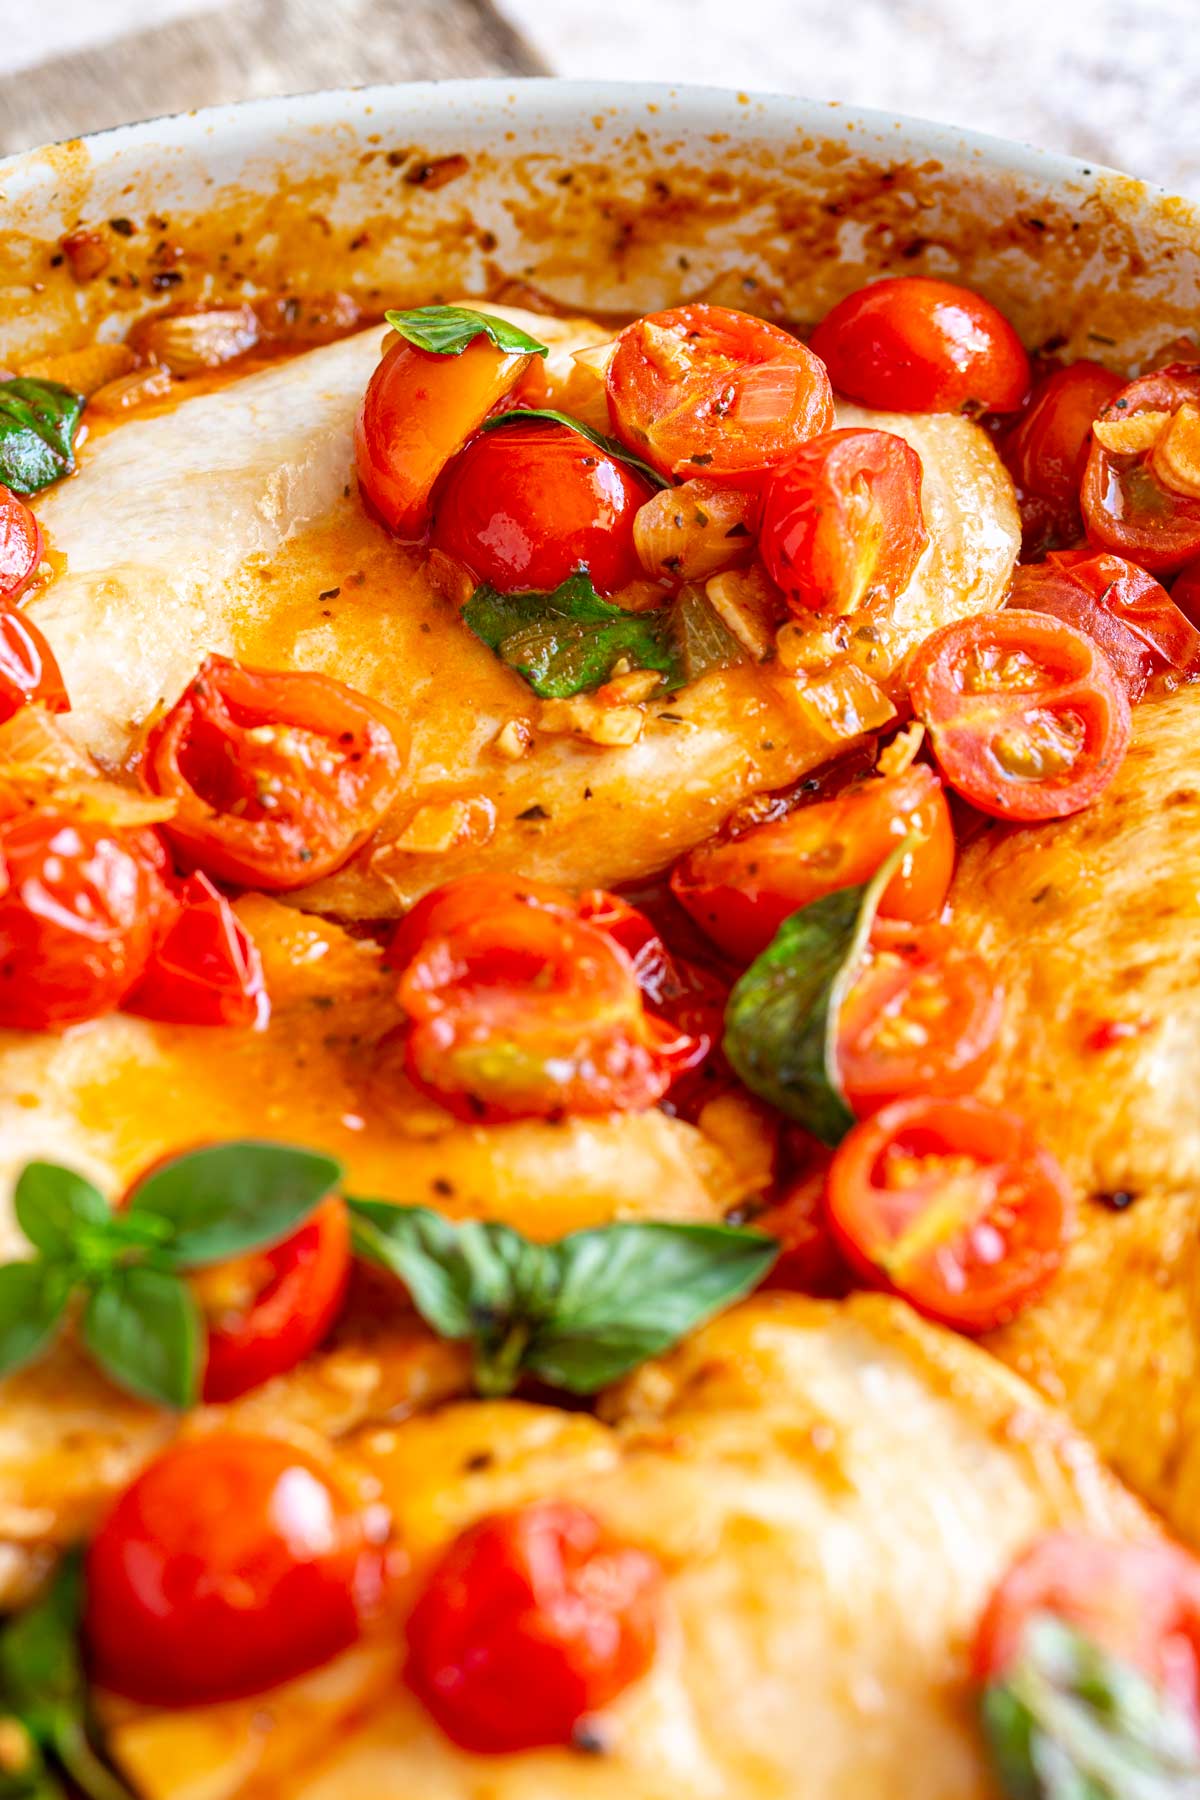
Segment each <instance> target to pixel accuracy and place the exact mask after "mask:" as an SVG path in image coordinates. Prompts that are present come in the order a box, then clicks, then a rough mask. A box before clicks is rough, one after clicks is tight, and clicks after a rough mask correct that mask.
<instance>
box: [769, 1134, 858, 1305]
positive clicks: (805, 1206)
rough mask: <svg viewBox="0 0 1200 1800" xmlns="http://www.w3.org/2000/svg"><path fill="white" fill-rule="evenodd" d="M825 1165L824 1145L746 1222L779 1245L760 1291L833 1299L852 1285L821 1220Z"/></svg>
mask: <svg viewBox="0 0 1200 1800" xmlns="http://www.w3.org/2000/svg"><path fill="white" fill-rule="evenodd" d="M829 1162H830V1153H829V1152H828V1150H826V1148H825V1146H824V1145H823V1144H822V1145H815V1148H814V1151H813V1154H812V1157H811V1160H810V1162H809V1164H808V1166H806V1167H805V1168H804V1170H803V1171H802V1172H801V1173H800V1174H798V1175H797V1176H796V1177H795V1178H794V1179H793V1180H792V1181H791V1182H789V1184H788V1186H787V1187H786V1188H785V1190H784V1192H783V1194H782V1195H781V1197H780V1198H779V1199H778V1200H777V1201H776V1202H775V1204H774V1205H773V1206H769V1207H768V1208H767V1210H766V1211H765V1212H761V1213H758V1214H757V1215H756V1217H755V1218H754V1219H753V1220H752V1224H753V1226H754V1229H755V1231H765V1232H768V1233H769V1234H770V1235H771V1237H774V1238H778V1239H779V1242H780V1244H781V1245H782V1248H781V1250H780V1252H779V1257H778V1259H777V1261H776V1262H775V1264H774V1266H773V1267H772V1269H771V1271H770V1273H769V1274H768V1276H767V1277H766V1280H765V1281H764V1282H763V1284H762V1285H763V1287H764V1288H770V1289H775V1288H778V1289H782V1290H783V1291H784V1292H786V1293H792V1294H814V1295H816V1296H818V1297H820V1298H822V1299H831V1300H834V1299H840V1298H841V1296H842V1295H843V1294H847V1293H849V1291H850V1289H851V1288H852V1286H853V1285H854V1283H853V1277H852V1275H851V1273H850V1271H849V1269H848V1268H847V1267H846V1262H845V1259H844V1258H843V1256H842V1254H841V1251H840V1250H839V1249H838V1247H837V1244H836V1243H835V1242H834V1237H833V1233H832V1232H831V1231H830V1229H829V1221H828V1219H827V1218H826V1216H825V1182H826V1179H827V1177H828V1173H829Z"/></svg>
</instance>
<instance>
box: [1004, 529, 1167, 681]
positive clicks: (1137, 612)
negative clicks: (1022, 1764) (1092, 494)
mask: <svg viewBox="0 0 1200 1800" xmlns="http://www.w3.org/2000/svg"><path fill="white" fill-rule="evenodd" d="M1009 604H1010V605H1012V606H1014V607H1023V608H1025V609H1026V610H1032V611H1034V612H1044V613H1050V614H1052V615H1053V617H1054V618H1056V619H1062V620H1064V621H1065V622H1066V624H1068V625H1073V626H1074V627H1075V629H1076V630H1077V631H1082V632H1085V633H1086V634H1087V636H1088V637H1090V638H1094V639H1095V641H1096V643H1098V644H1099V646H1100V648H1101V649H1102V650H1103V651H1104V654H1105V655H1106V656H1107V657H1108V660H1109V662H1110V663H1111V664H1112V666H1113V668H1114V669H1115V670H1116V672H1117V674H1118V675H1119V676H1120V678H1121V680H1122V682H1123V683H1124V685H1125V691H1126V693H1127V694H1128V695H1129V698H1130V701H1131V702H1133V703H1136V702H1137V701H1138V700H1140V699H1141V696H1142V694H1143V693H1144V691H1145V687H1146V683H1147V681H1148V680H1149V679H1150V677H1151V675H1152V674H1154V672H1155V671H1156V670H1161V669H1173V670H1175V671H1176V673H1178V674H1180V675H1194V674H1196V673H1197V672H1200V631H1197V630H1196V628H1195V626H1194V625H1192V624H1190V623H1189V621H1188V620H1187V619H1186V618H1185V617H1184V615H1183V613H1182V612H1181V611H1180V609H1179V607H1178V606H1176V604H1175V602H1174V600H1173V599H1172V597H1171V595H1170V594H1168V592H1167V590H1166V588H1164V587H1163V586H1162V584H1161V582H1158V581H1156V580H1155V579H1154V577H1153V575H1148V574H1147V573H1146V571H1145V569H1141V568H1139V567H1138V565H1137V564H1136V563H1131V562H1126V560H1125V558H1124V557H1121V556H1114V555H1113V554H1112V552H1111V551H1108V550H1052V551H1051V552H1050V555H1049V556H1048V557H1047V558H1046V560H1045V562H1040V563H1025V564H1023V565H1022V566H1021V567H1020V568H1018V569H1017V570H1016V571H1015V572H1014V574H1013V583H1012V589H1011V591H1010V593H1009Z"/></svg>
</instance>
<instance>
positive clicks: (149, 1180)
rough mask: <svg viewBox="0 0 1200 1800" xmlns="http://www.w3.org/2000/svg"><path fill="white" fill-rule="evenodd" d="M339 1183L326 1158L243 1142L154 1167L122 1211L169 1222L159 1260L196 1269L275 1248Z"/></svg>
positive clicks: (335, 1166)
mask: <svg viewBox="0 0 1200 1800" xmlns="http://www.w3.org/2000/svg"><path fill="white" fill-rule="evenodd" d="M341 1177H342V1165H341V1164H340V1163H339V1162H336V1161H335V1160H334V1158H333V1157H331V1156H322V1155H321V1154H319V1153H318V1152H317V1151H315V1150H303V1149H299V1148H297V1147H296V1146H295V1145H291V1144H273V1143H265V1142H259V1141H257V1140H255V1139H252V1138H243V1139H240V1140H236V1141H234V1142H232V1143H228V1144H213V1145H211V1146H209V1147H208V1148H206V1149H203V1150H192V1151H189V1152H188V1153H187V1154H186V1155H184V1156H177V1157H174V1158H173V1159H172V1160H171V1161H170V1162H167V1163H162V1164H160V1166H159V1167H158V1168H156V1169H153V1170H152V1171H151V1172H150V1174H149V1175H147V1176H146V1177H145V1179H144V1180H143V1181H140V1182H138V1184H137V1186H136V1187H135V1188H134V1190H133V1195H132V1198H131V1200H130V1207H129V1211H130V1214H131V1216H132V1215H136V1214H137V1213H139V1212H147V1213H156V1214H157V1215H158V1216H159V1217H160V1218H162V1219H166V1220H168V1221H169V1222H170V1224H171V1225H172V1226H173V1228H174V1229H173V1233H172V1236H171V1239H170V1241H169V1243H168V1244H167V1245H166V1249H165V1253H166V1255H167V1256H168V1257H169V1260H170V1261H171V1263H172V1264H173V1265H174V1267H175V1268H178V1269H195V1268H200V1267H202V1266H203V1265H204V1264H206V1263H216V1262H225V1261H227V1260H228V1259H229V1258H230V1257H233V1256H243V1255H245V1254H246V1252H247V1251H250V1250H258V1249H261V1248H262V1246H263V1245H266V1244H278V1243H280V1242H282V1240H283V1239H284V1238H286V1237H289V1236H290V1235H291V1233H292V1232H293V1231H294V1230H295V1229H296V1228H297V1226H299V1225H301V1224H302V1223H303V1221H304V1220H305V1219H306V1218H307V1217H308V1215H309V1214H310V1213H311V1212H312V1211H313V1209H314V1207H316V1206H318V1205H319V1204H320V1202H321V1201H322V1200H323V1199H324V1198H325V1197H326V1195H327V1194H329V1193H331V1192H332V1190H333V1189H334V1188H335V1187H336V1186H337V1184H338V1182H339V1181H340V1180H341Z"/></svg>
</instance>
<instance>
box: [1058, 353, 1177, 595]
mask: <svg viewBox="0 0 1200 1800" xmlns="http://www.w3.org/2000/svg"><path fill="white" fill-rule="evenodd" d="M1114 434H1115V436H1116V438H1117V440H1118V442H1122V443H1126V444H1128V445H1129V446H1130V447H1129V448H1127V449H1115V448H1110V447H1109V446H1108V445H1106V444H1105V443H1103V442H1101V438H1102V437H1103V436H1106V435H1110V436H1111V435H1114ZM1143 439H1144V440H1145V441H1144V442H1143V441H1142V440H1143ZM1135 445H1136V446H1140V447H1133V446H1135ZM1080 498H1081V501H1082V505H1083V520H1084V524H1085V525H1086V527H1087V534H1088V537H1089V539H1090V540H1091V541H1092V543H1094V544H1099V545H1101V546H1102V547H1103V548H1104V549H1106V550H1115V551H1116V552H1117V554H1118V556H1127V557H1129V559H1130V560H1131V561H1132V562H1136V563H1141V565H1142V567H1143V568H1145V569H1149V570H1150V571H1151V573H1152V574H1155V575H1168V574H1171V573H1172V572H1173V571H1174V570H1176V569H1181V568H1182V567H1183V565H1184V563H1186V562H1190V561H1191V560H1192V558H1193V557H1194V556H1200V364H1197V363H1172V364H1170V365H1169V366H1168V367H1167V368H1165V369H1158V370H1156V371H1155V373H1154V374H1152V375H1140V376H1139V377H1138V379H1137V380H1136V381H1131V382H1130V383H1129V384H1128V386H1126V387H1123V388H1122V389H1121V391H1120V393H1119V394H1117V395H1116V397H1115V398H1114V399H1112V400H1110V401H1109V403H1108V405H1107V406H1106V407H1105V408H1104V410H1103V412H1101V413H1100V414H1099V416H1098V419H1097V422H1096V429H1095V430H1094V431H1093V434H1092V447H1091V450H1090V451H1089V453H1088V460H1087V467H1086V469H1085V471H1084V477H1083V487H1082V490H1081V495H1080Z"/></svg>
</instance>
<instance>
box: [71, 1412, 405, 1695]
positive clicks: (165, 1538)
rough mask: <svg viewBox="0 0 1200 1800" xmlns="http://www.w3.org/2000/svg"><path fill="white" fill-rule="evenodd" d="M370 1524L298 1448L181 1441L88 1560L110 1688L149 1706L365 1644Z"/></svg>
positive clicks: (373, 1568) (146, 1474)
mask: <svg viewBox="0 0 1200 1800" xmlns="http://www.w3.org/2000/svg"><path fill="white" fill-rule="evenodd" d="M377 1535H378V1533H377V1531H376V1530H375V1529H374V1522H373V1521H372V1520H370V1519H368V1518H367V1517H365V1516H364V1514H363V1513H362V1512H361V1511H360V1510H359V1509H358V1508H357V1507H356V1506H354V1505H352V1504H351V1502H350V1500H349V1498H348V1497H347V1496H346V1495H345V1494H343V1493H341V1492H339V1491H338V1490H337V1489H336V1488H335V1487H334V1486H333V1484H332V1482H331V1481H330V1480H329V1478H328V1477H327V1476H326V1474H325V1473H324V1472H323V1471H322V1470H321V1469H320V1468H319V1467H318V1466H317V1464H316V1463H314V1462H312V1461H311V1460H310V1459H309V1458H308V1457H307V1456H305V1455H304V1454H303V1453H302V1452H300V1451H299V1450H296V1449H295V1448H293V1446H292V1445H290V1444H287V1443H284V1442H283V1441H282V1440H280V1439H276V1438H269V1437H248V1436H239V1435H234V1434H233V1433H224V1432H222V1433H211V1434H208V1435H205V1436H203V1437H196V1438H192V1439H189V1440H184V1441H182V1442H179V1443H176V1444H173V1445H171V1447H170V1448H169V1449H167V1450H164V1451H163V1452H162V1454H161V1455H160V1456H159V1457H157V1458H156V1460H155V1461H154V1462H152V1463H151V1464H150V1466H149V1467H148V1468H147V1469H145V1470H143V1472H142V1474H141V1475H139V1476H138V1478H137V1480H136V1481H135V1482H134V1483H133V1485H132V1487H130V1488H128V1489H126V1491H125V1493H124V1494H122V1496H121V1498H120V1499H119V1500H118V1501H117V1503H116V1505H115V1506H114V1507H113V1509H112V1511H111V1512H110V1513H109V1515H108V1517H107V1518H106V1519H105V1521H104V1523H103V1524H102V1525H101V1527H100V1530H99V1531H98V1532H97V1534H96V1536H95V1538H94V1539H93V1540H92V1545H91V1549H90V1550H89V1552H88V1558H87V1570H86V1574H87V1606H86V1613H85V1618H84V1633H85V1637H86V1640H87V1643H88V1647H89V1649H90V1652H91V1666H92V1670H93V1673H94V1676H95V1679H96V1680H97V1681H98V1682H99V1683H100V1685H101V1686H102V1687H107V1688H111V1689H113V1690H114V1691H115V1692H116V1693H119V1694H125V1695H127V1696H128V1697H129V1698H130V1699H132V1700H138V1701H141V1702H142V1703H143V1704H145V1705H148V1706H198V1705H203V1704H206V1703H207V1702H209V1701H216V1700H232V1699H237V1698H239V1697H241V1696H243V1695H246V1694H257V1693H259V1692H261V1691H262V1690H263V1689H264V1688H269V1687H273V1686H275V1684H276V1683H277V1682H281V1681H288V1680H290V1679H291V1678H292V1677H293V1676H296V1675H301V1674H303V1673H304V1672H305V1671H306V1670H308V1669H314V1668H317V1667H318V1666H319V1665H320V1664H321V1663H324V1662H328V1661H329V1659H330V1658H331V1657H334V1656H336V1655H338V1654H339V1652H341V1651H342V1650H345V1649H347V1648H348V1647H349V1646H350V1645H351V1644H353V1643H354V1642H355V1640H356V1638H357V1637H358V1635H359V1630H360V1620H361V1615H362V1613H363V1611H364V1610H365V1609H366V1608H367V1607H369V1606H370V1605H372V1604H373V1603H374V1602H375V1601H376V1600H377V1598H378V1594H379V1589H380V1585H381V1581H382V1564H381V1554H380V1550H379V1548H378V1547H377V1544H376V1543H374V1542H372V1541H371V1540H372V1537H377Z"/></svg>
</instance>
